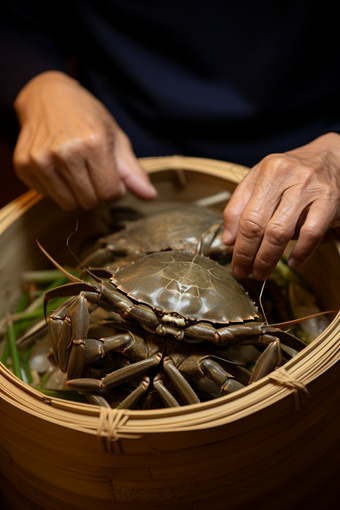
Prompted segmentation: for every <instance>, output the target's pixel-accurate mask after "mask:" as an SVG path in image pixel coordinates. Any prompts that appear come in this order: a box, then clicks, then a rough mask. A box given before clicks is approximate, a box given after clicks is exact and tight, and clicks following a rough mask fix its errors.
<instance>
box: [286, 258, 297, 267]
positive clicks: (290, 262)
mask: <svg viewBox="0 0 340 510" xmlns="http://www.w3.org/2000/svg"><path fill="white" fill-rule="evenodd" d="M287 264H288V266H289V267H291V268H292V269H294V268H295V267H297V266H298V264H297V261H296V259H294V258H293V257H289V259H288V262H287Z"/></svg>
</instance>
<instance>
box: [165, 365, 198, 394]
mask: <svg viewBox="0 0 340 510" xmlns="http://www.w3.org/2000/svg"><path fill="white" fill-rule="evenodd" d="M163 367H164V371H165V373H166V374H167V375H168V377H169V379H170V381H171V382H172V384H173V385H174V387H175V388H176V390H177V392H178V394H179V395H180V396H181V397H182V399H183V401H184V402H185V404H198V403H199V402H200V400H199V398H198V396H197V395H196V393H195V392H194V390H193V389H192V387H191V386H190V384H189V383H188V382H187V380H186V379H185V378H184V376H183V375H182V374H181V372H180V371H179V370H178V369H177V368H176V367H175V365H174V364H173V362H172V360H171V358H169V357H168V356H167V357H166V358H164V361H163Z"/></svg>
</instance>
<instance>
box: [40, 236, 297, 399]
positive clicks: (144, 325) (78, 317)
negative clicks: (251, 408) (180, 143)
mask: <svg viewBox="0 0 340 510" xmlns="http://www.w3.org/2000/svg"><path fill="white" fill-rule="evenodd" d="M201 246H202V244H201ZM45 253H46V252H45ZM50 258H51V257H50ZM51 260H53V259H52V258H51ZM57 267H59V268H60V266H59V265H57ZM61 269H62V268H61ZM64 272H65V271H64ZM65 274H67V275H68V277H69V278H70V280H71V281H72V282H73V283H70V284H67V285H65V286H62V287H59V288H57V289H53V290H50V291H48V292H46V294H45V305H46V303H47V301H48V300H49V299H51V298H54V297H62V296H67V295H68V296H74V297H72V298H70V299H69V300H68V301H67V302H66V304H65V305H62V307H61V308H59V309H58V310H57V311H56V312H55V313H54V314H52V315H51V316H50V317H49V326H50V332H51V338H52V344H53V353H54V361H55V362H56V364H57V365H58V366H59V367H60V368H61V369H63V370H65V371H66V370H67V374H68V377H69V379H79V378H80V381H76V382H74V381H73V382H72V383H69V384H70V385H71V384H72V386H73V387H76V388H77V389H80V390H83V391H101V390H107V389H110V388H111V387H112V381H115V382H114V383H113V384H114V385H115V386H116V385H117V384H121V383H122V382H126V380H127V379H126V378H125V375H126V374H127V373H128V374H129V375H128V378H129V380H133V379H136V378H138V377H140V376H142V375H143V374H144V373H146V372H147V371H148V370H150V368H152V367H155V366H157V365H158V364H159V363H160V361H161V359H162V358H163V355H164V353H165V356H166V357H165V359H164V361H163V368H164V370H166V368H165V367H166V366H167V365H168V364H169V366H170V367H171V370H172V367H174V368H175V369H176V370H177V372H178V371H180V367H179V370H178V369H177V367H176V364H174V363H173V361H171V359H170V361H169V359H168V358H169V356H168V352H167V351H166V350H165V351H164V349H165V347H164V348H161V347H160V345H159V338H161V337H163V344H166V343H167V342H168V340H172V341H176V343H175V345H177V346H178V349H180V347H179V346H180V345H181V344H180V343H179V342H184V343H196V344H197V343H201V342H208V343H210V344H213V345H216V346H219V347H221V346H228V345H232V344H242V345H249V344H252V345H256V346H259V347H260V348H263V347H264V348H265V351H264V353H263V354H262V356H261V357H260V360H259V362H258V364H257V366H256V369H255V376H254V377H253V378H252V380H251V382H253V381H254V380H257V379H258V378H259V377H262V376H263V375H266V374H267V373H269V372H270V371H271V370H273V369H274V368H275V367H276V366H278V365H279V364H280V363H281V349H280V343H279V339H281V340H282V341H283V343H285V344H286V345H288V346H289V347H292V348H293V349H296V350H301V349H302V348H304V347H305V344H304V343H303V342H301V341H300V340H298V339H297V338H295V337H293V336H292V335H289V334H288V333H286V332H284V331H281V330H279V329H277V328H276V327H274V326H269V325H267V324H264V323H259V322H255V321H254V320H255V318H256V317H257V308H256V306H255V304H254V303H253V301H252V300H251V299H250V297H249V295H248V294H247V293H246V292H245V291H244V289H243V287H242V286H241V285H240V284H239V283H238V282H237V280H235V278H234V277H233V276H232V274H231V273H230V271H228V270H227V269H226V268H225V267H224V266H221V265H220V264H219V263H218V262H216V261H215V260H212V259H209V258H208V257H206V256H203V255H199V254H198V253H187V252H182V251H164V252H157V253H152V254H149V255H145V256H144V257H142V258H140V259H138V260H137V261H136V262H134V263H131V264H129V265H128V266H126V267H123V268H121V269H118V270H116V271H115V273H114V274H113V276H112V277H111V279H110V282H105V281H102V280H100V279H99V278H97V277H94V279H95V282H94V283H91V282H84V281H82V280H80V279H78V278H75V277H73V276H72V275H69V274H68V273H67V272H65ZM88 301H89V302H90V303H95V304H97V305H99V306H101V307H103V308H104V309H106V310H109V311H111V312H114V313H116V314H117V313H118V314H119V316H120V317H121V318H122V319H123V321H125V322H126V327H127V329H129V323H131V324H132V326H135V325H138V326H139V327H140V328H141V330H144V331H145V332H146V333H150V334H151V337H150V336H149V337H144V341H142V342H141V341H140V340H138V341H137V340H136V335H135V336H134V335H133V334H132V333H131V332H125V333H124V338H123V337H122V336H121V335H122V333H117V334H115V335H113V337H112V338H111V339H110V343H111V345H110V350H113V351H115V350H116V351H118V352H122V353H123V354H125V355H126V356H128V357H130V358H131V359H132V361H133V363H131V364H129V366H128V367H123V368H120V369H119V370H117V371H115V372H113V373H112V374H109V375H107V376H106V377H105V378H104V379H103V380H102V381H98V380H95V382H94V381H93V380H92V379H91V378H90V380H88V379H85V380H84V379H81V377H82V375H83V371H84V366H85V365H86V363H87V361H86V351H87V349H88V345H87V344H88V343H89V342H88V340H87V338H88V327H89V314H88V305H87V302H88ZM146 333H145V334H146ZM137 336H139V337H140V336H141V335H137ZM152 339H153V340H152ZM155 339H156V340H155ZM150 342H151V344H156V345H157V348H156V351H157V352H154V351H153V350H152V349H151V350H150V349H149V347H148V346H149V344H150ZM108 346H109V343H108V342H107V340H106V341H105V342H103V346H102V348H103V353H104V354H107V352H108V350H107V348H108ZM171 349H173V348H171ZM137 352H138V354H136V353H137ZM187 356H188V354H187ZM190 356H192V354H190V355H189V358H190ZM193 356H194V357H195V355H194V354H193ZM204 359H205V358H204ZM197 363H198V365H199V367H200V368H199V369H197V372H200V373H201V375H207V373H208V374H209V376H210V377H211V378H213V377H214V376H213V375H212V374H214V373H215V374H216V373H218V371H219V369H218V368H217V366H215V365H214V367H213V368H211V370H210V372H209V371H208V369H207V368H206V367H205V363H203V360H200V361H197ZM202 363H203V365H202ZM177 372H176V373H177ZM228 377H229V375H227V376H225V381H227V380H228ZM117 381H118V382H117ZM171 381H172V384H174V382H173V380H172V379H171ZM218 381H219V383H220V382H221V379H220V377H219V378H218ZM215 382H216V381H215ZM143 384H145V381H144V383H143ZM222 386H223V384H222ZM222 386H221V387H222ZM188 391H189V390H188ZM187 403H188V402H187ZM189 403H193V402H192V401H190V402H189Z"/></svg>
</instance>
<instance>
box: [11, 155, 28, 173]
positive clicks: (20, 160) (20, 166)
mask: <svg viewBox="0 0 340 510" xmlns="http://www.w3.org/2000/svg"><path fill="white" fill-rule="evenodd" d="M13 165H14V168H15V169H16V170H17V171H18V170H19V171H20V170H25V169H26V168H27V167H29V166H30V158H29V156H28V154H27V153H17V152H14V154H13Z"/></svg>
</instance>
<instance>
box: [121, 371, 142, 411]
mask: <svg viewBox="0 0 340 510" xmlns="http://www.w3.org/2000/svg"><path fill="white" fill-rule="evenodd" d="M149 385H150V378H149V377H148V376H146V377H143V378H142V379H141V381H140V382H139V384H138V386H137V388H135V389H134V390H133V391H132V392H131V393H130V395H128V396H127V397H126V398H125V399H124V400H123V402H121V403H120V404H119V406H118V407H117V408H116V409H133V408H134V407H135V406H136V404H137V403H138V401H139V400H140V399H141V398H142V396H143V395H144V394H145V393H146V391H147V389H148V388H149Z"/></svg>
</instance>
